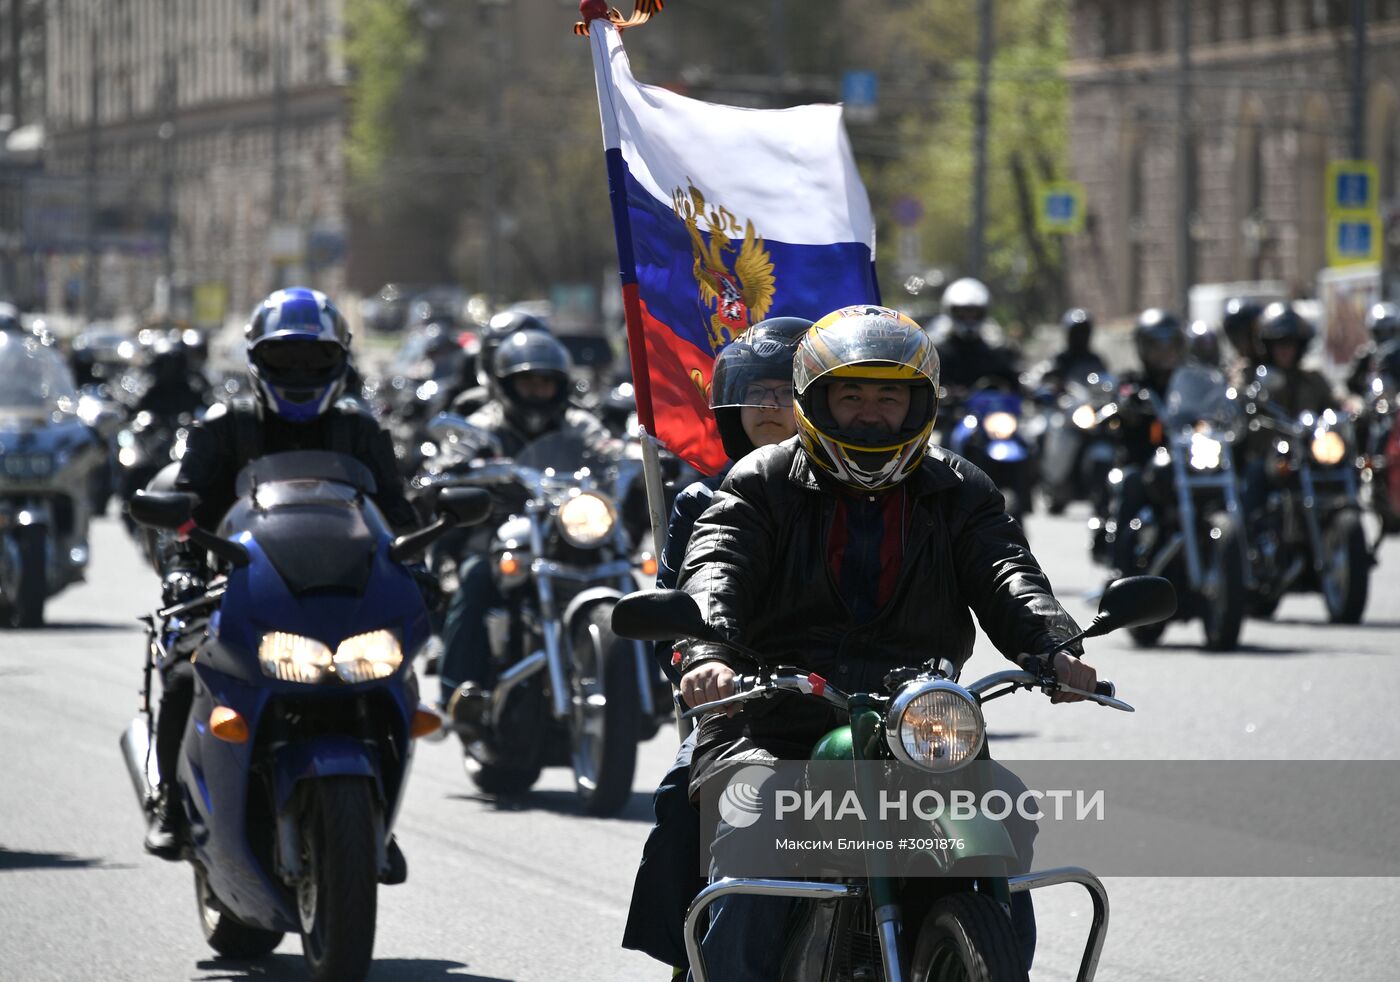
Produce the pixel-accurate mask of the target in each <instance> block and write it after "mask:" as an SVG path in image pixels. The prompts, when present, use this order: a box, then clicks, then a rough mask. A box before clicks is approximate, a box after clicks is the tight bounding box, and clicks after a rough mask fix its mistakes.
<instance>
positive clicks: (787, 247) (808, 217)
mask: <svg viewBox="0 0 1400 982" xmlns="http://www.w3.org/2000/svg"><path fill="white" fill-rule="evenodd" d="M589 27H591V28H592V29H591V30H590V31H589V36H590V40H591V43H592V46H593V67H594V74H595V76H596V79H597V83H598V105H599V108H600V110H601V115H602V121H603V143H604V147H605V149H606V151H607V167H608V182H609V185H610V194H611V197H612V209H613V220H614V224H615V226H616V233H617V251H618V258H619V261H620V266H621V272H622V290H623V300H624V307H625V310H626V314H627V335H628V348H629V350H630V352H631V356H632V374H633V380H634V384H635V388H636V390H637V410H638V417H639V419H640V421H641V423H642V425H643V426H645V427H646V429H647V431H648V432H649V433H652V434H654V435H655V436H656V437H657V438H658V439H659V440H660V441H661V443H662V444H664V445H665V446H666V447H667V448H668V449H669V450H671V451H672V452H673V453H675V454H677V455H678V456H680V457H682V458H684V459H685V460H687V461H689V462H690V463H691V464H693V465H695V466H696V467H698V468H700V469H701V470H703V471H705V472H707V473H711V474H712V473H714V472H715V471H717V470H718V469H719V468H720V467H721V466H722V465H723V464H724V461H725V455H724V450H723V449H722V447H721V446H720V441H719V434H718V432H717V431H716V429H715V425H714V421H713V419H712V417H711V415H710V411H709V399H708V392H709V384H710V373H711V369H712V367H713V364H714V358H715V355H716V354H718V352H719V351H720V350H721V349H722V348H723V347H724V346H725V345H726V344H728V343H729V342H730V341H732V340H733V339H734V338H736V337H738V336H739V335H741V334H742V333H743V332H744V331H745V330H747V329H748V328H749V327H750V326H751V325H753V324H755V323H757V322H758V321H760V320H763V319H764V318H766V317H777V316H785V315H790V316H797V317H806V318H809V319H811V320H816V319H817V318H819V317H821V316H822V315H823V314H826V313H828V312H830V311H832V310H836V309H837V308H839V307H844V306H847V305H849V304H859V303H878V302H879V290H878V288H877V287H876V283H875V267H874V259H875V222H874V219H873V218H872V217H871V213H870V200H869V198H868V197H867V196H866V193H865V186H864V185H863V184H862V183H861V180H860V174H859V173H858V172H857V171H856V165H855V158H854V157H853V155H852V153H851V146H850V142H849V140H848V139H847V138H846V131H845V128H844V127H843V126H842V122H841V107H840V106H836V105H813V106H798V107H796V108H793V109H776V110H775V109H741V108H736V107H733V106H719V105H713V104H711V103H707V102H700V101H697V100H695V99H688V98H686V97H684V96H681V95H677V94H676V93H674V92H671V91H669V90H667V89H662V88H657V87H655V86H650V85H642V84H641V83H639V82H638V81H637V80H636V79H635V78H634V77H633V76H632V69H631V66H630V65H629V64H628V61H627V53H626V51H625V50H624V49H623V47H622V39H621V37H620V36H619V32H618V30H617V28H616V27H614V26H613V24H612V23H610V22H609V21H608V20H606V19H598V20H593V21H592V22H591V23H590V24H589Z"/></svg>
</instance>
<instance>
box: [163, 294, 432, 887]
mask: <svg viewBox="0 0 1400 982" xmlns="http://www.w3.org/2000/svg"><path fill="white" fill-rule="evenodd" d="M244 336H245V338H246V343H247V348H246V350H247V357H248V375H249V377H250V378H251V379H252V382H253V391H254V394H255V400H254V401H253V402H252V403H251V404H245V403H242V402H236V403H233V404H220V405H218V406H215V407H214V408H213V409H211V410H210V411H209V412H208V413H207V414H206V415H205V417H204V419H203V420H202V421H200V422H198V423H196V424H195V425H194V426H193V427H192V428H191V430H190V435H189V440H188V443H187V445H186V449H185V455H184V457H183V458H182V459H181V461H180V468H179V473H178V475H177V476H176V478H175V482H174V486H175V488H176V489H177V490H180V491H187V492H190V493H192V494H194V495H196V496H197V497H198V503H197V504H196V506H195V509H194V520H195V521H196V523H197V524H198V525H200V526H201V527H203V528H208V529H213V528H217V526H218V523H219V522H220V520H221V519H222V518H223V515H224V513H225V512H226V511H228V509H229V507H230V506H231V505H232V504H233V503H234V501H235V500H236V493H235V490H234V481H235V478H236V477H237V475H238V473H239V471H241V470H242V469H243V467H244V466H245V465H246V464H248V462H249V461H252V460H255V459H256V458H258V457H261V456H264V455H265V454H272V453H280V452H284V451H293V450H333V451H336V452H339V453H344V454H347V455H349V456H352V457H354V458H356V459H357V460H359V461H360V463H362V464H364V465H365V466H366V467H367V468H369V470H370V472H371V474H372V475H373V476H374V481H375V486H376V488H377V491H376V492H375V495H374V500H375V503H376V504H377V505H378V506H379V509H380V511H382V512H383V513H384V517H385V519H386V520H387V521H388V522H389V524H390V525H391V526H392V527H393V528H394V529H395V531H407V530H409V529H411V528H412V527H413V526H414V525H415V524H416V523H417V516H416V514H415V512H414V510H413V506H412V505H410V504H409V503H408V499H407V498H406V497H405V496H404V490H403V483H402V481H401V479H400V478H399V476H398V472H397V470H396V468H395V465H394V450H393V445H392V443H391V442H390V439H389V434H388V433H386V432H385V431H383V430H381V429H380V428H379V425H378V424H377V423H375V421H374V419H373V418H372V417H370V416H368V415H365V414H363V413H360V412H358V411H357V410H355V409H353V408H350V407H349V406H346V405H342V404H339V403H338V402H337V399H338V398H339V396H340V394H341V391H342V389H343V387H344V383H345V372H346V365H347V363H348V360H349V353H350V329H349V327H348V326H347V325H346V323H345V319H344V318H343V317H341V315H340V312H339V311H338V310H337V309H336V308H335V305H334V304H332V303H331V301H330V300H329V299H328V298H327V297H326V295H325V294H323V293H320V292H319V291H315V290H308V289H305V288H302V287H291V288H288V289H285V290H278V291H277V292H275V293H273V294H271V295H270V296H269V297H268V298H267V299H266V300H264V301H263V302H262V303H261V304H259V305H258V307H257V309H256V310H254V311H253V316H252V318H251V320H250V321H249V323H248V326H247V328H246V330H245V333H244ZM158 564H159V567H160V573H161V576H162V584H163V600H164V602H165V603H167V604H172V603H177V602H179V601H181V600H185V599H189V598H190V597H192V596H195V595H197V594H198V593H200V592H201V591H202V590H203V585H204V581H205V580H206V579H207V576H208V570H207V568H206V567H205V559H204V557H203V555H202V554H201V553H200V552H199V551H197V550H195V549H193V548H192V547H190V546H189V544H188V543H182V542H174V541H165V542H163V543H162V545H161V548H160V549H159V552H158ZM187 638H189V639H190V640H191V641H192V643H189V644H181V645H179V646H177V651H176V653H174V654H173V655H172V656H171V657H170V658H169V659H167V661H166V662H165V664H163V665H162V666H161V700H160V712H159V716H158V719H157V724H156V746H155V752H156V761H157V764H158V766H159V769H160V773H161V775H162V781H161V788H160V801H159V804H158V806H157V808H156V810H155V814H154V816H153V818H152V822H151V826H150V828H149V830H148V831H147V834H146V841H145V846H146V851H147V852H149V853H151V854H152V855H155V856H159V857H161V858H162V859H178V858H179V852H180V846H181V843H182V839H183V835H184V829H183V827H182V810H181V809H180V808H179V807H178V804H177V803H176V802H175V800H174V795H173V793H172V792H171V785H170V783H169V782H170V779H171V778H172V777H173V775H174V774H175V770H176V766H177V764H178V762H179V754H180V741H181V738H182V737H183V734H184V729H185V723H186V720H187V719H188V717H189V712H190V704H191V701H192V699H193V695H194V670H193V667H192V666H191V664H190V661H189V659H190V657H191V656H192V655H193V653H194V651H195V650H196V648H197V647H198V641H199V640H200V639H199V638H198V637H195V636H194V632H190V633H188V634H187ZM395 848H397V847H395Z"/></svg>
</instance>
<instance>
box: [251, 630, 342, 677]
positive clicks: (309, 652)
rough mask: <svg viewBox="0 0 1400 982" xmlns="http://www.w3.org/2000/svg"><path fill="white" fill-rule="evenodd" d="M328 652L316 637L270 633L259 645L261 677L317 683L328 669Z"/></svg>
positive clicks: (280, 632)
mask: <svg viewBox="0 0 1400 982" xmlns="http://www.w3.org/2000/svg"><path fill="white" fill-rule="evenodd" d="M331 661H332V656H331V649H330V648H328V647H326V646H325V645H324V644H322V643H321V642H320V641H317V640H316V639H315V638H306V637H302V636H301V635H300V634H286V633H284V632H282V631H272V632H271V633H269V634H264V635H263V637H262V643H261V644H259V645H258V664H259V665H261V666H262V670H263V674H264V675H267V676H270V677H272V678H275V679H281V680H282V681H283V682H308V683H310V682H319V681H321V680H322V679H323V678H325V675H326V672H328V671H329V670H330V667H331Z"/></svg>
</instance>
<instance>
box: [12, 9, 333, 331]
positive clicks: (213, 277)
mask: <svg viewBox="0 0 1400 982" xmlns="http://www.w3.org/2000/svg"><path fill="white" fill-rule="evenodd" d="M44 6H45V8H46V9H45V17H44V30H45V38H46V59H45V78H46V85H45V88H46V100H45V103H46V104H45V110H44V115H45V124H46V133H47V135H46V140H47V146H46V148H45V159H44V175H43V177H42V179H41V180H40V181H39V182H38V183H36V184H35V186H34V187H33V188H32V192H31V194H30V195H29V198H30V201H29V207H28V211H29V215H28V219H27V227H26V233H27V234H28V237H29V243H28V244H29V247H30V248H32V249H35V250H37V251H38V252H40V253H41V254H43V255H44V256H45V263H46V273H47V277H46V280H47V297H46V298H45V299H46V302H47V305H48V306H49V307H50V308H51V309H64V308H66V309H68V310H70V311H74V312H77V311H82V312H84V313H88V314H90V315H92V316H102V315H107V314H111V313H115V312H134V313H141V312H145V311H148V310H150V309H151V308H152V307H153V306H159V305H161V304H162V303H165V304H168V305H169V306H170V308H171V309H173V310H175V311H176V312H179V313H189V312H195V313H198V314H200V315H201V317H202V319H204V320H210V321H212V320H214V319H216V318H215V315H216V314H219V315H221V314H222V313H223V312H225V311H234V312H238V311H243V310H246V309H248V308H249V307H250V306H251V305H252V304H253V303H254V302H255V301H256V299H257V298H258V297H260V296H261V295H263V294H265V293H266V292H268V291H269V290H270V289H272V288H274V286H276V285H281V284H283V283H288V282H293V281H299V280H312V281H314V282H315V283H316V284H317V285H319V286H322V287H324V288H325V289H327V290H332V291H333V290H337V289H339V288H340V287H341V286H342V285H343V283H344V261H343V255H344V252H345V230H346V222H345V205H344V186H345V177H344V162H343V154H342V152H341V144H342V139H343V131H344V119H345V92H346V81H347V77H346V71H345V65H344V57H343V45H342V43H341V38H342V33H343V27H344V17H343V6H344V0H220V2H217V3H198V4H196V3H189V2H186V0H125V2H122V3H114V2H96V3H95V2H90V0H47V3H46V4H45V5H44ZM196 308H197V310H196ZM217 319H222V318H221V316H220V317H218V318H217Z"/></svg>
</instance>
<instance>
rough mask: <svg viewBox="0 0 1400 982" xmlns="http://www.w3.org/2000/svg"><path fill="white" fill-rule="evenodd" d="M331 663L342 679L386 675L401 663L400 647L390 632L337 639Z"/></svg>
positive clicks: (395, 669) (372, 678) (348, 680)
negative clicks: (342, 639)
mask: <svg viewBox="0 0 1400 982" xmlns="http://www.w3.org/2000/svg"><path fill="white" fill-rule="evenodd" d="M331 664H332V668H333V671H334V672H335V674H336V675H337V676H338V677H339V678H340V679H341V680H342V681H345V682H351V683H354V682H369V681H372V680H374V679H382V678H388V677H389V676H390V675H393V674H394V672H395V671H397V670H398V667H399V666H400V665H402V664H403V648H401V647H400V646H399V639H398V638H396V637H394V635H393V633H392V632H391V631H370V632H369V633H368V634H357V635H355V636H354V637H353V638H346V639H345V640H344V641H342V642H340V646H339V647H338V648H336V649H335V658H334V660H333V661H332V663H331Z"/></svg>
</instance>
